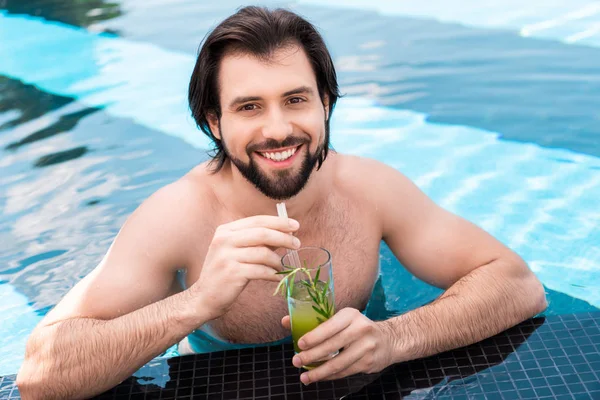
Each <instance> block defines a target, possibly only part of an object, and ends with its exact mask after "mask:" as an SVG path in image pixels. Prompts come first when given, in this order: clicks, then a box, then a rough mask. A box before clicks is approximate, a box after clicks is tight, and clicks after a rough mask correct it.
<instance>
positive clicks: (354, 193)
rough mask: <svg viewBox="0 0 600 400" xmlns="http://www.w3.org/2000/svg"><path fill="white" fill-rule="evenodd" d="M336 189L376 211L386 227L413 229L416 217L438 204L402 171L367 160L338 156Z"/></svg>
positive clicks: (364, 158)
mask: <svg viewBox="0 0 600 400" xmlns="http://www.w3.org/2000/svg"><path fill="white" fill-rule="evenodd" d="M335 164H336V167H335V178H334V179H335V185H334V186H335V187H336V188H341V190H343V191H344V192H345V193H347V194H348V196H351V197H352V198H353V199H355V201H357V202H359V203H360V204H363V205H365V206H368V207H371V208H373V209H375V210H377V212H376V215H375V217H376V218H378V220H379V221H380V222H381V224H382V226H383V232H384V235H385V234H387V233H389V231H390V227H394V230H395V231H397V230H398V227H405V228H407V229H408V228H410V227H411V226H413V225H414V223H415V218H414V217H415V216H416V215H420V214H422V213H427V212H429V211H431V210H432V209H433V208H434V207H435V204H434V203H433V201H432V200H431V199H430V198H429V197H427V195H426V194H425V193H424V192H423V191H422V190H421V189H420V188H418V187H417V185H416V184H415V183H414V182H413V181H412V180H411V179H410V178H409V177H407V176H406V175H405V174H403V173H402V172H401V171H399V170H397V169H395V168H393V167H391V166H389V165H387V164H385V163H383V162H381V161H378V160H374V159H371V158H366V157H359V156H353V155H341V154H337V155H336V163H335Z"/></svg>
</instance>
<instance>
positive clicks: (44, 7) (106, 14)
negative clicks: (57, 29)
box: [0, 0, 121, 27]
mask: <svg viewBox="0 0 600 400" xmlns="http://www.w3.org/2000/svg"><path fill="white" fill-rule="evenodd" d="M0 8H3V9H5V10H6V11H8V12H9V13H12V14H29V15H33V16H37V17H42V18H44V19H47V20H50V21H59V22H64V23H65V24H70V25H77V26H83V27H87V26H90V25H92V24H94V23H97V22H100V21H106V20H109V19H112V18H115V17H118V16H120V15H121V9H120V6H119V4H118V3H116V2H110V1H104V0H86V1H80V0H0Z"/></svg>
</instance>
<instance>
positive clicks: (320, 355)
mask: <svg viewBox="0 0 600 400" xmlns="http://www.w3.org/2000/svg"><path fill="white" fill-rule="evenodd" d="M359 337H360V332H359V331H358V330H354V329H352V326H350V327H348V328H347V329H344V330H343V331H341V332H340V333H339V334H337V335H334V336H332V337H330V338H329V339H327V340H325V341H324V342H323V343H321V344H319V345H318V346H315V347H313V348H311V349H310V350H305V351H302V352H300V353H298V354H296V355H295V356H294V358H292V364H294V366H295V367H298V368H300V367H301V366H303V365H308V364H311V363H313V362H316V361H319V360H322V359H324V358H326V357H327V356H328V355H330V354H331V353H335V352H336V351H339V350H340V349H343V348H346V347H348V346H350V345H351V344H352V343H353V342H354V341H356V340H357V339H358V338H359Z"/></svg>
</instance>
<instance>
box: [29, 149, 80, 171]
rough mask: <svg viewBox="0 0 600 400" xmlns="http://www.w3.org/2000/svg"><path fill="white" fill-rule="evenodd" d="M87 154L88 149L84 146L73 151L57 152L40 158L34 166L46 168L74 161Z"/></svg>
mask: <svg viewBox="0 0 600 400" xmlns="http://www.w3.org/2000/svg"><path fill="white" fill-rule="evenodd" d="M87 152H88V148H87V147H86V146H79V147H75V148H73V149H69V150H64V151H59V152H56V153H52V154H48V155H45V156H43V157H40V158H39V159H38V160H37V161H36V162H35V164H34V165H35V166H36V167H47V166H48V165H54V164H59V163H62V162H65V161H69V160H74V159H76V158H79V157H81V156H83V155H84V154H85V153H87Z"/></svg>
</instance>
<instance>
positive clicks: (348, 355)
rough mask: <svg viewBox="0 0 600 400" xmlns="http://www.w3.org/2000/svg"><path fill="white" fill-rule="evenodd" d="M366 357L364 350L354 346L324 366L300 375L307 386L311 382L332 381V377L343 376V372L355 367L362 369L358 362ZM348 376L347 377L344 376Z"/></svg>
mask: <svg viewBox="0 0 600 400" xmlns="http://www.w3.org/2000/svg"><path fill="white" fill-rule="evenodd" d="M364 355H365V352H364V348H362V347H361V346H357V345H352V346H350V347H348V348H347V349H344V351H343V352H341V353H340V354H338V355H337V356H335V357H334V358H332V359H331V360H329V361H326V362H325V363H324V364H323V365H320V366H318V367H317V368H315V369H313V370H310V371H308V372H305V373H303V374H302V375H300V380H301V381H302V383H304V384H305V385H308V384H309V383H311V382H317V381H322V380H326V379H331V377H332V376H340V375H343V371H345V370H347V369H349V368H350V367H352V366H353V365H355V366H356V367H358V368H360V365H359V363H358V361H359V360H360V359H361V358H362V357H363V356H364ZM344 376H346V375H344Z"/></svg>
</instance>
